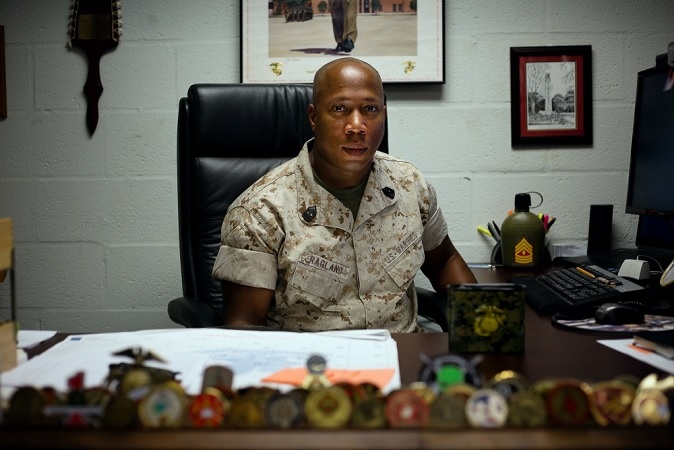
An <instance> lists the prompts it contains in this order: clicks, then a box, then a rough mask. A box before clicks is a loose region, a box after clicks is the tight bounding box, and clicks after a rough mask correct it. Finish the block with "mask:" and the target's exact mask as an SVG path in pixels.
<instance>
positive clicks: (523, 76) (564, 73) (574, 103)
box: [510, 45, 593, 147]
mask: <svg viewBox="0 0 674 450" xmlns="http://www.w3.org/2000/svg"><path fill="white" fill-rule="evenodd" d="M510 96H511V127H512V130H511V144H512V146H513V147H542V146H555V147H557V146H583V145H592V138H593V133H592V46H590V45H574V46H544V47H511V48H510Z"/></svg>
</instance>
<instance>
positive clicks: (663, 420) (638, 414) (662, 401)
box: [632, 389, 671, 425]
mask: <svg viewBox="0 0 674 450" xmlns="http://www.w3.org/2000/svg"><path fill="white" fill-rule="evenodd" d="M670 416H671V410H670V408H669V400H668V398H667V396H666V395H665V394H664V392H662V391H659V390H656V389H644V390H642V391H640V392H639V393H638V394H637V395H636V396H635V397H634V402H632V418H633V419H634V423H635V424H637V425H666V424H668V423H669V418H670Z"/></svg>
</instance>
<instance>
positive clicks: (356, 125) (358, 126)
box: [345, 111, 367, 134]
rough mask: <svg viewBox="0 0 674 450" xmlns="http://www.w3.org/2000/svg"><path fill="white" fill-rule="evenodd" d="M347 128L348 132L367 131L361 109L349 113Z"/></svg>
mask: <svg viewBox="0 0 674 450" xmlns="http://www.w3.org/2000/svg"><path fill="white" fill-rule="evenodd" d="M345 129H346V132H347V133H348V134H356V133H365V130H366V129H367V126H366V123H365V120H364V118H363V115H362V114H361V113H360V111H354V112H353V113H351V114H350V115H349V120H348V122H347V124H346V128H345Z"/></svg>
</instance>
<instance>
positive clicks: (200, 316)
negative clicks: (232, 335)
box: [168, 297, 223, 328]
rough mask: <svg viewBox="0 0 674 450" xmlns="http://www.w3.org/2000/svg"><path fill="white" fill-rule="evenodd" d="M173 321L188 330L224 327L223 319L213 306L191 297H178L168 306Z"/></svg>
mask: <svg viewBox="0 0 674 450" xmlns="http://www.w3.org/2000/svg"><path fill="white" fill-rule="evenodd" d="M168 315H169V317H170V318H171V320H172V321H174V322H175V323H177V324H179V325H182V326H184V327H186V328H207V327H219V326H222V321H223V318H222V316H221V315H220V314H219V313H218V311H216V310H215V309H214V308H213V307H212V306H210V305H208V304H206V303H204V302H201V301H199V300H197V299H196V298H190V297H178V298H175V299H173V300H171V301H170V302H169V304H168Z"/></svg>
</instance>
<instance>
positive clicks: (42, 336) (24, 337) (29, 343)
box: [16, 330, 56, 348]
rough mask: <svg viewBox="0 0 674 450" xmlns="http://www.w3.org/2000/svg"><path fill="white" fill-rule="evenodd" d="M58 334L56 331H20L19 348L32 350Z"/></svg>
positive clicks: (18, 337)
mask: <svg viewBox="0 0 674 450" xmlns="http://www.w3.org/2000/svg"><path fill="white" fill-rule="evenodd" d="M55 334H56V331H46V330H19V334H18V336H17V340H18V342H17V345H16V346H17V347H18V348H31V347H35V346H36V345H38V344H39V343H41V342H44V341H46V340H47V339H49V338H51V337H52V336H54V335H55Z"/></svg>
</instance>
